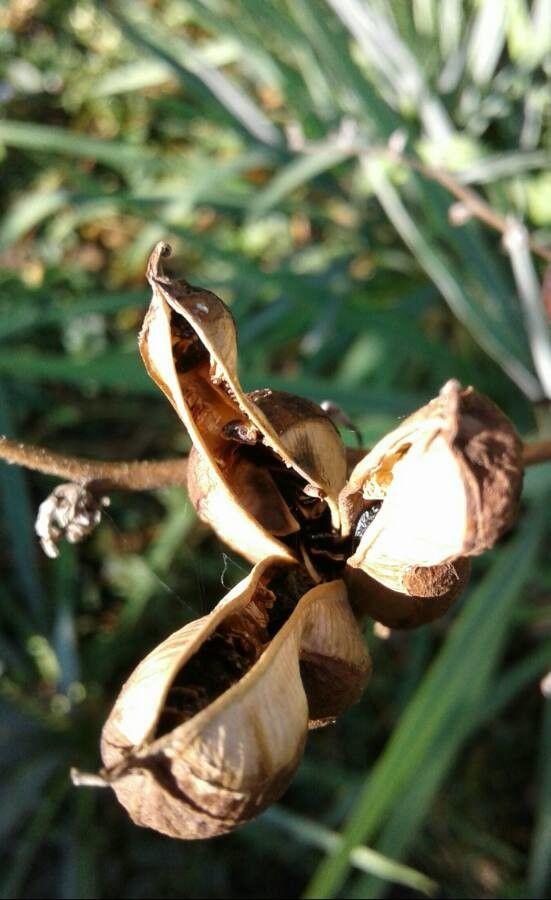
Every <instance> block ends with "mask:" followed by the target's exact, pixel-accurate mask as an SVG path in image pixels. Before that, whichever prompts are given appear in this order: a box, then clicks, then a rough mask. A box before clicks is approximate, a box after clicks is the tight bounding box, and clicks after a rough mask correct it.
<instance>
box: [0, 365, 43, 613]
mask: <svg viewBox="0 0 551 900" xmlns="http://www.w3.org/2000/svg"><path fill="white" fill-rule="evenodd" d="M0 434H4V435H8V436H9V435H10V434H13V428H12V423H11V416H10V409H9V399H8V394H7V391H6V389H5V387H4V386H3V385H2V384H1V383H0ZM0 498H1V501H2V505H3V507H4V510H5V511H6V513H7V514H6V517H5V521H6V527H7V538H8V541H9V544H10V546H11V553H12V556H13V560H14V563H15V568H16V572H17V576H18V579H19V583H20V585H21V588H22V589H23V591H24V594H25V598H26V601H27V604H28V615H29V616H30V618H31V621H33V622H34V623H35V627H39V626H40V627H43V626H44V622H45V614H44V613H45V608H44V597H43V593H42V589H41V586H40V580H39V577H38V572H37V562H36V539H35V536H34V528H33V514H32V512H31V504H30V500H29V493H28V490H27V484H26V481H25V475H24V474H23V472H22V471H21V469H18V468H17V467H16V466H8V465H6V464H5V463H0Z"/></svg>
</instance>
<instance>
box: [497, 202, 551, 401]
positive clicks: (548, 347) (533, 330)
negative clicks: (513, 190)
mask: <svg viewBox="0 0 551 900" xmlns="http://www.w3.org/2000/svg"><path fill="white" fill-rule="evenodd" d="M503 242H504V244H505V247H506V249H507V251H508V253H509V256H510V258H511V265H512V267H513V274H514V276H515V281H516V285H517V289H518V293H519V297H520V299H521V302H522V305H523V308H524V313H525V322H526V331H527V333H528V338H529V340H530V346H531V348H532V358H533V360H534V367H535V369H536V372H537V373H538V376H539V379H540V382H541V386H542V388H543V390H544V393H545V396H546V397H547V398H548V399H551V330H550V328H549V322H548V320H547V316H546V314H545V309H544V306H543V302H542V297H541V287H540V284H539V281H538V276H537V275H536V270H535V268H534V263H533V261H532V255H531V253H530V247H529V246H528V232H527V231H526V228H525V227H524V226H523V225H521V223H520V222H517V221H515V220H514V219H512V220H511V223H510V225H509V227H508V229H507V232H506V233H505V235H504V238H503Z"/></svg>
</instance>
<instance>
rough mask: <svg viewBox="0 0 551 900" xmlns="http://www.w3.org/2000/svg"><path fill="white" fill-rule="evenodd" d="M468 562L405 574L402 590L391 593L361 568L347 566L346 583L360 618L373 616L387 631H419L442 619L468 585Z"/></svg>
mask: <svg viewBox="0 0 551 900" xmlns="http://www.w3.org/2000/svg"><path fill="white" fill-rule="evenodd" d="M470 573H471V563H470V560H469V559H465V558H461V559H456V560H455V561H454V562H451V563H444V564H443V565H441V566H432V567H430V568H422V567H419V566H417V567H413V568H411V569H409V570H407V571H406V572H405V573H404V579H403V582H402V586H401V590H400V591H397V590H391V588H389V587H386V586H385V585H384V584H381V583H380V582H379V581H375V579H374V578H371V576H370V575H368V574H367V572H363V571H362V570H361V569H353V568H352V567H351V566H347V569H346V572H345V575H344V580H345V583H346V586H347V588H348V598H349V600H350V604H351V606H352V609H353V610H354V612H355V613H356V615H357V616H358V617H362V616H371V618H372V619H375V620H376V621H377V622H381V624H383V625H386V626H387V627H388V628H418V627H419V626H420V625H427V624H428V623H429V622H434V620H435V619H439V618H440V617H441V616H443V615H444V614H445V613H446V612H447V611H448V610H449V609H450V607H451V606H452V605H453V603H455V601H456V600H457V598H458V597H459V595H460V594H461V593H462V591H463V590H464V589H465V587H466V586H467V583H468V581H469V577H470Z"/></svg>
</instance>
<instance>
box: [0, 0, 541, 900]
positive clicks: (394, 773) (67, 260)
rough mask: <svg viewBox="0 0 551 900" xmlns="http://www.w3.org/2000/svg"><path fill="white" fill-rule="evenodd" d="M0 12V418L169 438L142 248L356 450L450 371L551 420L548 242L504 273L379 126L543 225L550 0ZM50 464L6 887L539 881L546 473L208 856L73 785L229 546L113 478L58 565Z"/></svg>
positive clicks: (22, 490)
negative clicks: (214, 303) (141, 668)
mask: <svg viewBox="0 0 551 900" xmlns="http://www.w3.org/2000/svg"><path fill="white" fill-rule="evenodd" d="M0 24H1V26H2V27H1V29H0V47H1V51H2V53H1V62H0V104H1V105H2V118H1V119H0V155H1V160H2V168H3V174H2V185H3V191H2V194H3V211H2V213H1V218H0V286H1V295H0V433H5V434H9V435H14V436H17V437H20V438H21V439H25V440H27V441H30V442H34V443H40V444H44V445H47V446H50V447H51V448H53V449H56V450H59V451H64V452H73V453H76V454H80V455H85V456H91V457H97V458H108V459H110V458H113V459H116V458H120V459H124V458H133V457H136V456H138V457H159V458H160V457H162V456H169V455H173V454H175V453H178V452H185V450H186V449H187V446H188V443H187V438H186V435H185V434H183V433H182V429H181V427H180V426H179V424H178V422H177V421H176V419H175V416H174V415H173V413H172V411H171V409H170V408H169V406H168V404H167V403H165V402H164V400H163V399H162V397H161V395H160V394H159V393H158V392H157V391H156V389H155V388H154V386H153V385H152V383H150V382H149V381H148V379H147V377H146V375H145V373H144V371H143V369H142V366H141V363H140V361H139V358H138V354H137V348H136V335H137V331H138V329H139V327H140V324H141V319H142V316H143V312H144V309H145V305H146V302H147V291H146V290H145V286H144V267H145V261H146V258H147V255H148V253H149V251H150V249H151V247H152V245H153V244H154V243H155V241H156V240H158V239H159V238H168V239H170V241H171V243H172V244H173V245H174V247H175V248H176V250H177V251H178V252H179V254H180V256H181V266H182V271H184V272H185V273H186V275H187V277H189V279H190V280H191V281H192V282H196V283H198V284H201V285H205V286H209V287H211V288H213V289H214V290H216V291H217V292H219V293H220V294H221V296H222V297H223V298H224V299H225V300H226V301H227V302H228V303H229V304H231V307H232V311H233V313H234V315H235V317H236V319H237V322H238V326H239V334H240V354H241V355H240V364H241V373H242V376H243V381H244V384H245V385H246V386H247V387H251V388H252V387H260V386H264V385H267V384H270V385H271V386H273V387H278V388H284V389H287V390H290V391H292V392H294V393H299V394H303V395H305V396H307V397H311V398H312V399H315V400H323V399H327V398H330V399H332V400H334V401H336V402H337V403H339V404H340V405H341V406H342V407H343V408H344V409H345V410H346V412H347V413H348V414H349V415H350V416H352V417H353V419H354V422H355V423H356V425H357V426H358V428H359V429H360V431H361V433H362V436H363V439H364V442H365V444H366V445H369V444H370V443H371V442H372V441H374V440H376V439H377V438H378V437H380V436H381V435H382V434H384V432H385V430H387V429H388V428H391V427H392V426H393V425H395V424H396V422H397V420H398V418H399V417H400V416H403V415H404V414H406V413H407V412H409V411H411V410H413V409H414V408H416V407H417V406H419V405H421V404H422V403H423V402H425V401H426V400H427V399H428V398H429V397H431V396H433V395H434V394H435V393H436V392H437V390H438V389H439V387H440V386H441V385H442V383H443V382H444V381H445V380H446V379H448V378H449V377H452V376H454V377H458V378H460V379H461V380H462V381H464V382H467V383H472V384H475V385H476V386H477V388H478V389H479V390H481V391H483V392H485V393H488V394H489V395H490V396H492V397H493V398H494V399H495V400H496V401H497V402H498V403H499V404H500V405H501V406H502V407H503V409H504V410H505V411H506V412H507V413H508V414H509V415H510V416H511V417H512V418H513V420H514V422H515V423H516V425H517V427H518V428H519V430H520V431H521V433H522V434H523V435H525V436H527V435H532V436H536V435H538V434H540V435H542V434H545V433H546V431H548V429H549V414H548V402H547V403H545V402H541V401H544V398H545V393H546V385H545V372H547V373H548V372H549V365H550V364H551V352H550V350H549V346H550V345H549V334H548V330H547V324H546V323H545V321H544V319H543V316H542V315H541V309H540V310H539V318H538V319H537V320H535V319H534V318H533V314H534V303H533V301H534V292H533V291H532V294H530V285H532V286H533V284H534V281H533V275H534V272H533V269H531V268H530V266H531V265H532V263H531V262H530V259H529V257H528V258H526V257H525V258H524V269H522V266H521V267H520V270H519V268H518V266H517V269H516V277H515V276H514V274H513V271H512V267H511V264H510V260H509V259H508V256H507V253H505V252H504V250H503V248H502V246H501V244H500V235H498V234H496V233H494V232H491V231H489V230H488V229H487V228H486V227H485V226H482V225H480V224H479V223H478V222H477V221H475V220H473V219H471V220H469V221H467V222H466V223H465V224H463V225H462V226H460V227H458V226H455V225H452V224H451V223H450V220H449V217H448V212H449V207H450V204H451V203H452V198H450V196H449V195H448V194H447V192H446V191H444V190H443V189H442V188H441V187H439V186H438V185H436V184H435V183H434V182H432V181H430V180H428V179H427V178H425V177H422V176H420V175H419V174H414V173H412V172H411V171H409V170H408V169H407V168H406V167H404V166H403V165H398V164H396V163H392V164H391V163H389V161H388V157H387V156H386V155H385V153H384V147H385V146H386V142H387V141H388V140H389V138H391V136H392V135H393V134H394V135H395V133H396V131H397V130H399V132H400V135H401V138H400V139H403V140H404V141H405V142H406V149H407V151H408V152H409V153H410V154H411V155H413V156H417V157H418V158H420V159H422V160H424V161H425V162H429V163H432V164H439V165H442V166H445V167H446V168H447V169H449V170H451V171H453V172H454V174H455V176H456V178H457V179H458V181H459V182H460V183H462V184H467V185H471V186H473V187H475V188H476V189H477V190H479V191H480V192H482V193H483V195H484V196H485V198H486V199H487V200H488V201H489V202H490V203H491V205H492V206H493V207H494V209H495V210H497V211H498V212H501V213H513V214H514V215H516V216H517V217H518V218H520V219H522V220H524V221H525V223H526V224H527V226H528V227H529V229H530V230H531V231H532V232H533V233H534V234H535V236H536V237H537V238H538V240H539V241H540V243H541V244H545V241H546V235H547V239H548V237H549V228H550V226H551V177H550V175H549V170H548V169H547V170H546V160H547V159H548V154H549V142H550V133H551V129H550V92H549V71H550V68H551V57H550V40H551V4H550V2H549V0H533V2H532V3H529V2H527V0H478V2H475V0H440V2H435V0H411V2H409V0H408V2H404V0H149V2H145V0H132V3H124V2H115V0H112V2H99V0H98V2H97V3H96V4H94V3H92V2H89V0H82V2H69V0H42V2H40V0H10V2H3V3H1V4H0ZM394 140H396V137H394ZM381 148H383V150H382V149H381ZM546 229H547V231H546ZM519 271H520V274H519ZM538 271H539V274H540V276H541V275H542V274H543V272H542V271H541V270H538ZM523 273H524V274H523ZM531 276H532V281H530V277H531ZM530 298H531V299H530ZM536 302H538V301H537V298H536ZM530 303H532V306H531V307H530ZM523 304H524V305H523ZM530 316H532V318H530ZM530 321H531V322H532V323H533V322H534V321H536V323H537V329H539V331H538V330H537V329H536V332H537V333H536V336H535V332H534V328H532V329H531V328H530V324H529V323H530ZM542 323H543V324H542ZM548 399H549V395H547V400H548ZM345 437H346V439H347V440H348V439H349V436H348V435H345ZM51 486H52V482H51V481H50V480H49V479H47V478H45V477H42V476H34V475H33V476H30V475H27V474H24V473H22V472H20V471H18V470H16V469H14V468H8V467H6V466H2V467H1V468H0V500H1V502H2V505H3V512H4V515H3V520H2V544H1V551H0V555H1V561H2V570H3V579H2V602H1V605H0V666H1V689H0V768H1V771H2V781H1V783H0V799H1V803H0V835H1V836H2V842H1V844H0V891H1V894H2V896H5V897H78V898H92V897H93V898H102V897H111V896H120V897H128V898H134V897H136V898H138V897H198V896H200V897H249V896H250V897H253V896H261V897H272V896H273V897H276V896H298V895H300V894H301V893H303V892H306V893H307V895H308V896H312V897H318V896H323V897H330V896H337V895H340V896H346V897H367V896H369V897H378V896H382V895H383V894H385V893H389V894H390V895H391V896H405V895H406V894H407V895H408V896H414V895H416V894H417V893H418V892H419V891H421V892H428V893H430V892H432V893H436V894H437V895H438V896H443V897H473V896H477V897H478V896H480V897H482V896H483V897H511V898H512V897H515V898H517V897H519V898H520V897H535V896H543V895H544V892H545V889H546V887H545V885H546V879H547V878H548V875H549V859H550V858H551V831H550V828H549V821H550V816H551V792H550V785H551V752H550V750H551V748H550V746H549V740H550V738H551V727H550V723H551V708H550V703H551V701H550V700H549V699H547V700H545V699H544V695H542V691H541V690H540V689H539V686H538V682H539V679H540V678H541V676H542V675H543V674H544V673H545V671H546V669H549V667H550V664H551V635H550V625H551V621H550V617H549V606H548V601H549V595H550V592H551V561H550V559H549V555H548V554H547V555H546V554H545V547H546V538H547V546H548V536H549V525H550V522H551V516H550V512H549V491H550V489H551V464H546V465H544V466H540V467H538V469H535V470H533V471H530V473H529V475H528V478H527V484H526V491H525V501H524V505H523V512H522V516H521V519H520V522H519V525H518V528H517V529H516V530H515V532H514V534H512V535H511V536H510V537H508V538H506V539H505V540H504V541H503V542H502V546H501V547H499V548H497V549H496V550H495V551H493V552H492V553H490V554H488V555H487V556H486V557H484V558H483V559H481V560H478V561H476V565H475V574H474V578H473V587H472V589H471V590H470V591H469V592H468V594H467V596H466V598H465V599H464V601H463V602H462V603H461V604H460V608H459V609H456V610H455V611H453V612H452V613H451V614H450V616H449V617H448V619H447V620H444V621H443V622H441V623H439V624H437V625H434V626H432V627H426V628H423V629H421V630H419V631H418V632H415V633H411V634H405V635H402V634H398V633H395V634H392V635H391V637H390V638H389V639H388V640H381V639H380V638H378V637H377V636H375V635H374V634H373V633H372V629H370V628H369V629H368V632H367V634H366V638H367V640H368V642H369V644H370V646H371V648H372V653H373V657H374V665H375V674H374V677H373V679H372V682H371V684H370V686H369V688H368V690H367V691H366V694H365V696H364V698H363V700H362V702H361V703H360V704H358V705H357V706H356V707H355V708H354V709H352V710H351V711H350V712H349V713H348V714H347V715H346V716H344V717H343V718H342V720H340V721H339V722H338V723H337V724H336V725H335V726H334V727H332V728H329V729H326V730H324V731H321V732H319V733H314V734H313V735H312V736H311V737H310V740H309V744H308V750H307V756H306V759H305V761H304V763H303V765H302V767H301V769H300V771H299V773H298V776H297V778H296V779H295V781H294V783H293V785H292V787H291V788H290V790H289V791H288V793H287V794H286V795H285V797H284V798H283V799H282V801H281V804H280V805H278V806H277V807H274V808H273V809H272V810H269V811H268V812H267V813H265V814H264V815H263V816H262V817H261V818H260V819H259V820H257V821H256V822H254V823H252V824H250V825H248V826H246V827H245V828H243V829H242V830H240V831H239V832H237V833H235V834H234V835H230V836H228V837H224V838H221V839H217V840H216V841H212V842H206V843H203V844H179V843H177V842H174V841H170V840H169V839H165V838H163V837H161V836H159V835H156V834H154V833H152V832H146V831H142V830H140V829H138V828H136V827H134V826H133V825H132V824H131V823H130V822H129V821H128V820H127V818H126V816H125V814H124V812H123V811H122V809H121V808H120V807H118V805H117V803H116V801H115V799H114V797H113V796H111V794H110V793H109V792H100V793H94V792H91V791H86V790H80V791H77V790H75V789H72V788H71V787H70V785H69V782H68V774H67V773H68V769H69V767H70V766H71V765H78V766H79V767H80V768H83V769H86V768H90V769H94V768H96V767H97V765H98V762H99V753H98V738H99V733H100V729H101V725H102V722H103V720H104V719H105V717H106V714H107V711H108V709H109V707H110V704H111V703H112V702H113V699H114V697H115V695H116V693H117V691H118V689H119V687H120V685H121V683H122V681H123V680H124V678H125V677H126V675H127V674H128V673H129V671H130V670H131V669H132V667H133V666H134V665H135V664H136V662H137V661H138V660H139V659H140V658H141V657H142V656H143V655H144V654H145V653H146V652H147V651H148V650H150V649H151V648H152V647H153V646H154V644H155V643H156V642H157V641H158V640H160V639H162V638H163V637H164V636H166V635H167V634H168V633H169V632H170V631H172V630H174V629H175V628H176V627H178V626H180V625H181V624H183V623H184V622H185V621H187V620H189V619H190V618H192V617H194V616H196V615H198V614H201V613H203V612H205V611H206V610H207V609H209V608H211V606H212V604H213V603H214V602H215V601H216V600H218V599H219V598H220V597H221V595H222V594H223V592H224V591H225V586H226V585H228V584H230V583H231V582H232V581H236V580H238V579H239V578H240V577H242V575H243V569H244V564H243V562H242V561H241V560H239V559H238V558H236V557H233V556H232V557H228V556H227V555H226V554H225V552H224V548H223V547H221V546H220V545H219V543H218V542H217V541H216V540H215V539H214V538H213V537H212V536H210V535H209V534H208V533H206V531H205V529H204V528H203V527H202V526H201V525H200V524H199V523H198V522H197V521H196V519H195V516H194V513H193V511H192V510H191V508H190V506H189V503H188V502H187V500H186V498H185V495H184V494H183V493H182V492H181V491H180V490H177V489H174V490H170V491H162V492H158V493H156V494H155V495H136V496H126V497H113V504H112V507H111V510H110V513H109V516H108V517H107V518H106V520H105V522H104V524H103V525H102V527H101V528H100V529H99V530H98V531H97V533H96V534H95V535H94V536H93V538H92V539H91V540H90V541H89V542H87V543H85V544H83V545H82V546H79V547H78V548H74V547H68V546H67V547H65V548H64V549H63V553H62V554H61V556H60V558H59V560H57V561H56V562H55V563H53V562H51V561H49V560H45V559H43V558H41V557H39V555H38V553H37V550H36V545H35V540H34V536H33V533H32V521H33V516H34V511H35V510H36V507H37V505H38V503H39V502H40V501H41V500H42V499H43V498H44V496H45V495H46V493H47V492H48V491H49V490H50V489H51ZM546 604H547V605H546ZM549 690H550V689H549V687H548V688H547V694H549ZM544 707H547V708H546V709H544ZM406 863H407V865H405V864H406ZM404 892H405V893H404Z"/></svg>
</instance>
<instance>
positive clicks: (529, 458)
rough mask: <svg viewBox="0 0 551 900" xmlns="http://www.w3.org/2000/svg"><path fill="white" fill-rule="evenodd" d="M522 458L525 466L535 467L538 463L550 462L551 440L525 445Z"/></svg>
mask: <svg viewBox="0 0 551 900" xmlns="http://www.w3.org/2000/svg"><path fill="white" fill-rule="evenodd" d="M522 458H523V462H524V465H525V466H536V465H537V464H538V463H544V462H551V440H550V441H535V442H534V443H533V444H532V443H530V444H525V445H524V452H523V454H522Z"/></svg>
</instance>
